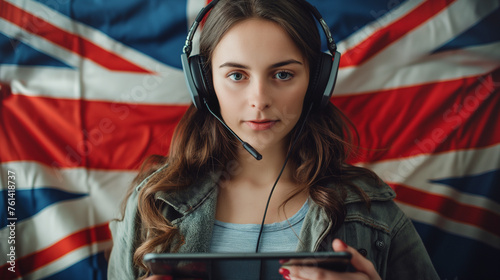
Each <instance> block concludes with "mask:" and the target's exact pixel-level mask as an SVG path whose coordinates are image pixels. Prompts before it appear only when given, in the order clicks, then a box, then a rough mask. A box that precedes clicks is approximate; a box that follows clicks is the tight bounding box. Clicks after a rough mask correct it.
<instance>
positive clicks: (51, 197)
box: [0, 188, 88, 229]
mask: <svg viewBox="0 0 500 280" xmlns="http://www.w3.org/2000/svg"><path fill="white" fill-rule="evenodd" d="M12 194H13V195H12ZM85 196H88V194H85V193H70V192H65V191H61V190H57V189H51V188H37V189H30V190H16V191H15V192H14V193H12V192H10V193H9V192H8V190H1V191H0V197H2V199H1V200H0V209H2V211H1V214H0V216H1V217H0V229H2V228H3V227H5V226H7V222H8V221H7V218H12V217H15V218H17V222H19V221H22V220H24V219H26V218H29V217H31V216H33V215H35V214H36V213H38V212H40V211H41V210H42V209H44V208H45V207H47V206H50V205H52V204H54V203H58V202H61V201H66V200H70V199H78V198H82V197H85ZM9 198H14V199H11V200H10V201H14V203H15V204H14V205H12V204H8V203H9V200H8V199H9ZM11 203H12V202H11ZM8 206H11V207H13V208H14V211H13V212H12V213H13V214H14V216H11V215H9V213H6V211H3V209H6V210H7V209H8Z"/></svg>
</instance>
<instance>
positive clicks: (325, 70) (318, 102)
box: [306, 53, 333, 110]
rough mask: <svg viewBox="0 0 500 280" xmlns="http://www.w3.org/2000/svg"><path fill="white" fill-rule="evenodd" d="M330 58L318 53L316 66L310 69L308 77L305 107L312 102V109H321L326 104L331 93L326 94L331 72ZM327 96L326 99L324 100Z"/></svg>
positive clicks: (327, 55) (331, 62) (325, 54)
mask: <svg viewBox="0 0 500 280" xmlns="http://www.w3.org/2000/svg"><path fill="white" fill-rule="evenodd" d="M332 64H333V61H332V56H331V55H329V54H327V53H320V55H319V58H318V59H317V62H316V64H315V65H314V67H312V69H311V73H310V75H309V88H308V92H307V95H308V96H307V97H306V100H307V102H308V103H307V105H309V104H310V102H313V104H314V105H313V109H316V110H318V109H322V108H324V107H325V106H326V105H327V104H328V102H329V97H330V96H331V94H332V93H331V92H330V91H329V92H326V90H327V84H328V81H329V79H330V76H331V71H332ZM325 95H327V98H325Z"/></svg>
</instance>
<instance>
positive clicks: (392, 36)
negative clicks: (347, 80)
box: [340, 0, 455, 67]
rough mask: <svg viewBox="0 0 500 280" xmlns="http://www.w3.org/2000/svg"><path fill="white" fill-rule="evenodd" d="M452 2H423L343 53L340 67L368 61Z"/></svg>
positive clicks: (445, 0)
mask: <svg viewBox="0 0 500 280" xmlns="http://www.w3.org/2000/svg"><path fill="white" fill-rule="evenodd" d="M454 1H455V0H444V1H435V0H430V1H424V2H423V3H422V4H421V5H419V6H417V7H416V8H415V9H413V10H412V11H411V12H409V13H408V14H407V15H405V16H404V17H402V18H400V19H398V20H396V21H395V22H393V23H392V24H390V25H388V26H386V27H384V28H381V29H379V30H377V31H376V32H374V33H373V34H372V35H371V36H369V37H368V38H367V39H365V40H364V41H362V42H361V43H359V44H357V45H356V46H354V47H352V48H351V49H349V50H348V51H346V52H345V53H343V54H342V59H341V60H340V67H349V66H355V65H359V64H362V63H363V62H365V61H367V60H369V59H370V58H372V57H373V56H375V55H376V54H377V53H379V52H380V51H382V50H383V49H385V48H386V47H388V46H389V45H390V44H392V43H394V42H395V41H397V40H398V39H400V38H401V37H403V36H405V35H406V34H408V32H410V31H411V30H413V29H415V28H417V27H418V26H420V25H422V24H423V23H425V22H426V21H428V20H429V19H431V18H432V17H433V16H435V15H436V14H438V13H439V12H441V11H442V10H444V9H445V8H446V7H447V6H449V5H450V4H451V3H453V2H454Z"/></svg>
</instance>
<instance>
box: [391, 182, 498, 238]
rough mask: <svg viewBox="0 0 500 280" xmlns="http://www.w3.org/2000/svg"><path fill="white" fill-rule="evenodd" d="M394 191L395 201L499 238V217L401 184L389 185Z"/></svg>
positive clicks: (490, 212)
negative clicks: (476, 228)
mask: <svg viewBox="0 0 500 280" xmlns="http://www.w3.org/2000/svg"><path fill="white" fill-rule="evenodd" d="M389 185H390V186H391V187H392V188H393V189H394V191H396V193H397V197H396V200H397V201H400V202H402V203H405V204H409V205H412V206H415V207H418V208H422V209H425V210H429V211H433V212H436V213H438V214H439V215H441V216H443V217H446V218H448V219H450V220H453V221H456V222H459V223H464V224H468V225H472V226H475V227H479V228H481V229H483V230H486V231H489V232H491V233H493V234H496V235H498V236H499V237H500V227H499V226H498V221H499V220H500V215H498V214H496V213H494V212H492V211H490V210H488V209H485V208H480V207H476V206H472V205H466V204H463V203H460V202H458V201H456V200H454V199H453V198H451V197H446V196H442V195H437V194H431V193H427V192H424V191H421V190H417V189H415V188H412V187H409V186H405V185H403V184H396V183H389Z"/></svg>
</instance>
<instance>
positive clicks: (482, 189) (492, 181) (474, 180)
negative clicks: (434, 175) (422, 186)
mask: <svg viewBox="0 0 500 280" xmlns="http://www.w3.org/2000/svg"><path fill="white" fill-rule="evenodd" d="M431 182H432V183H436V184H442V185H446V186H449V187H452V188H454V189H456V190H458V191H460V192H464V193H469V194H474V195H480V196H484V197H486V198H488V199H490V200H493V201H495V202H497V203H500V188H493V187H492V186H500V169H496V170H492V171H489V172H485V173H482V174H475V175H468V176H461V177H455V178H447V179H440V180H431Z"/></svg>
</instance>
